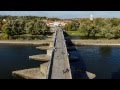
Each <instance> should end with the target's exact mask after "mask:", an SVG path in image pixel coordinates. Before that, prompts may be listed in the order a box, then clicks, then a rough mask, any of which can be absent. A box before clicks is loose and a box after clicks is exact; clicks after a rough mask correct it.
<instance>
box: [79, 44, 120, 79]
mask: <svg viewBox="0 0 120 90" xmlns="http://www.w3.org/2000/svg"><path fill="white" fill-rule="evenodd" d="M77 50H78V51H79V55H80V60H81V61H82V62H84V63H83V64H84V67H85V69H86V70H87V71H89V72H92V73H94V74H96V78H95V79H120V46H119V47H118V46H116V47H115V46H109V47H108V46H79V47H77Z"/></svg>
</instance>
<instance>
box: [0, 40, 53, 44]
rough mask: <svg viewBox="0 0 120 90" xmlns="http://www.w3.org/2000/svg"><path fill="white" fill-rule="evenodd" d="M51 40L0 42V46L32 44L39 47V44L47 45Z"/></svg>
mask: <svg viewBox="0 0 120 90" xmlns="http://www.w3.org/2000/svg"><path fill="white" fill-rule="evenodd" d="M51 41H52V40H50V39H46V40H0V44H33V45H40V44H49V43H50V42H51Z"/></svg>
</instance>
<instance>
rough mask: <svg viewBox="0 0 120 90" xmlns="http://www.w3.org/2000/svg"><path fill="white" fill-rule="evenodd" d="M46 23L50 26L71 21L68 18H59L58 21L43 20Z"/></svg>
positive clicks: (63, 24)
mask: <svg viewBox="0 0 120 90" xmlns="http://www.w3.org/2000/svg"><path fill="white" fill-rule="evenodd" d="M44 22H46V24H47V25H48V26H50V27H54V26H65V25H66V24H67V23H70V22H71V21H68V20H60V21H52V20H44Z"/></svg>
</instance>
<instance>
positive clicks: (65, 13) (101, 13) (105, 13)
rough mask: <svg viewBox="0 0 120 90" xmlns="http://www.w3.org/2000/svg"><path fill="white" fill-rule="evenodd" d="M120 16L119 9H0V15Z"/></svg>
mask: <svg viewBox="0 0 120 90" xmlns="http://www.w3.org/2000/svg"><path fill="white" fill-rule="evenodd" d="M90 14H92V15H93V17H120V11H0V15H13V16H29V15H30V16H47V17H58V18H66V19H67V18H84V17H90Z"/></svg>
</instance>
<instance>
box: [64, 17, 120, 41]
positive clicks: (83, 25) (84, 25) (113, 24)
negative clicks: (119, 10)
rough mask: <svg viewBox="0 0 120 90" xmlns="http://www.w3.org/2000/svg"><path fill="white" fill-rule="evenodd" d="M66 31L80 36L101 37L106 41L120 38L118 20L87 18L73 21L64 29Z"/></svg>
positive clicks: (119, 19)
mask: <svg viewBox="0 0 120 90" xmlns="http://www.w3.org/2000/svg"><path fill="white" fill-rule="evenodd" d="M64 29H65V30H67V31H79V32H80V33H81V35H82V36H86V37H88V38H90V37H94V38H96V37H102V38H107V39H117V38H120V18H94V20H93V21H91V20H90V19H89V18H82V19H80V20H73V21H72V22H71V23H68V24H66V25H65V27H64Z"/></svg>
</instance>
